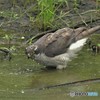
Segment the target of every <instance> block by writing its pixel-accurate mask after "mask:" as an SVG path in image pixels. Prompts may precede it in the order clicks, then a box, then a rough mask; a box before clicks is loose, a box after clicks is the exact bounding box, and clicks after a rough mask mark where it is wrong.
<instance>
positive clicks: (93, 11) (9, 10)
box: [0, 0, 100, 37]
mask: <svg viewBox="0 0 100 100" xmlns="http://www.w3.org/2000/svg"><path fill="white" fill-rule="evenodd" d="M67 3H68V4H67V5H66V4H65V2H64V3H62V4H61V5H60V4H59V3H57V4H55V7H59V8H58V9H57V10H56V16H60V18H59V17H58V18H55V20H54V22H53V26H52V27H48V28H47V29H46V30H57V29H59V28H63V27H72V28H75V27H80V26H88V27H92V26H95V25H99V24H100V11H99V10H98V8H99V7H98V6H97V3H96V0H88V2H87V0H79V1H78V2H77V5H76V8H77V11H76V10H75V4H74V3H73V0H69V1H68V2H67ZM35 6H36V7H37V2H36V1H35V0H32V1H30V0H29V1H27V2H24V0H21V1H20V0H14V1H13V0H10V1H9V0H0V9H1V10H0V27H1V28H2V29H3V30H4V31H8V30H12V31H14V32H17V33H25V34H26V35H29V34H30V36H32V35H35V34H37V33H38V32H41V31H45V30H44V29H43V26H41V25H40V23H35V22H34V19H35V18H36V16H37V15H38V13H39V11H38V10H37V9H34V7H35ZM61 12H62V16H61ZM66 13H68V14H66ZM64 14H65V15H64ZM56 16H55V17H56ZM32 18H33V19H32ZM30 36H29V37H30Z"/></svg>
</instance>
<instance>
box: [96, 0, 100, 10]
mask: <svg viewBox="0 0 100 100" xmlns="http://www.w3.org/2000/svg"><path fill="white" fill-rule="evenodd" d="M99 3H100V0H96V9H97V10H98V9H100V5H99Z"/></svg>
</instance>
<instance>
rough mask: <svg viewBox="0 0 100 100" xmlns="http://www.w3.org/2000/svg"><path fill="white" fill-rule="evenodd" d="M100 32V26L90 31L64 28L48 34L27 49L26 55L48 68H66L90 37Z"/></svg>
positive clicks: (83, 28)
mask: <svg viewBox="0 0 100 100" xmlns="http://www.w3.org/2000/svg"><path fill="white" fill-rule="evenodd" d="M97 30H100V26H96V27H93V28H90V29H87V28H86V27H80V28H77V29H71V28H67V27H66V28H62V29H59V30H57V31H56V32H54V33H47V34H45V35H44V36H43V37H41V38H40V39H38V40H37V41H36V42H34V43H33V44H32V45H30V46H28V47H27V48H26V54H27V56H28V57H29V58H31V59H34V60H35V61H37V62H38V63H40V64H43V65H45V66H46V67H51V68H52V67H55V68H57V69H63V68H66V66H67V63H68V61H70V60H71V59H72V58H73V57H75V56H76V54H77V52H78V51H80V50H81V48H82V47H83V45H84V44H85V42H86V40H87V38H88V36H89V35H91V34H92V33H94V32H95V31H97Z"/></svg>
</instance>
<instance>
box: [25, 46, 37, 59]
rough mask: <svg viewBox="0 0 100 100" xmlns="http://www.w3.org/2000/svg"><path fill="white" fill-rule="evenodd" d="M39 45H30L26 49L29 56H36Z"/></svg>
mask: <svg viewBox="0 0 100 100" xmlns="http://www.w3.org/2000/svg"><path fill="white" fill-rule="evenodd" d="M37 51H38V46H37V45H34V44H33V45H30V46H28V47H27V48H26V49H25V54H26V55H27V57H28V58H32V59H33V58H34V54H37Z"/></svg>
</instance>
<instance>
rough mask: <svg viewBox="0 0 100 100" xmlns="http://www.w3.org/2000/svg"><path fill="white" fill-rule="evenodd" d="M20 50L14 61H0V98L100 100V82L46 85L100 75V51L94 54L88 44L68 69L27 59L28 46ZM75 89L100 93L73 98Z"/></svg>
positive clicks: (11, 99)
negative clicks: (71, 94) (52, 68)
mask: <svg viewBox="0 0 100 100" xmlns="http://www.w3.org/2000/svg"><path fill="white" fill-rule="evenodd" d="M97 37H98V36H97ZM18 50H19V53H18V54H15V55H13V57H12V60H11V61H8V60H0V100H94V99H95V100H99V98H100V83H99V82H96V83H85V84H78V85H69V86H67V85H66V86H61V87H55V88H50V89H45V88H44V89H43V87H46V86H50V85H56V84H62V83H67V82H73V81H79V80H85V79H91V78H100V54H98V55H96V56H94V55H93V54H92V53H91V52H90V51H88V50H87V47H86V46H85V47H84V48H83V50H82V51H81V52H79V55H78V56H77V58H75V59H73V60H72V61H71V62H69V64H68V67H67V68H66V69H64V70H46V69H45V70H44V69H43V65H39V64H37V63H36V62H34V61H32V60H31V59H27V57H26V55H25V54H24V49H22V48H21V49H18ZM40 88H42V90H39V89H40ZM72 91H74V92H75V91H78V92H98V94H99V96H97V97H88V96H75V97H71V96H70V92H72Z"/></svg>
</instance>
